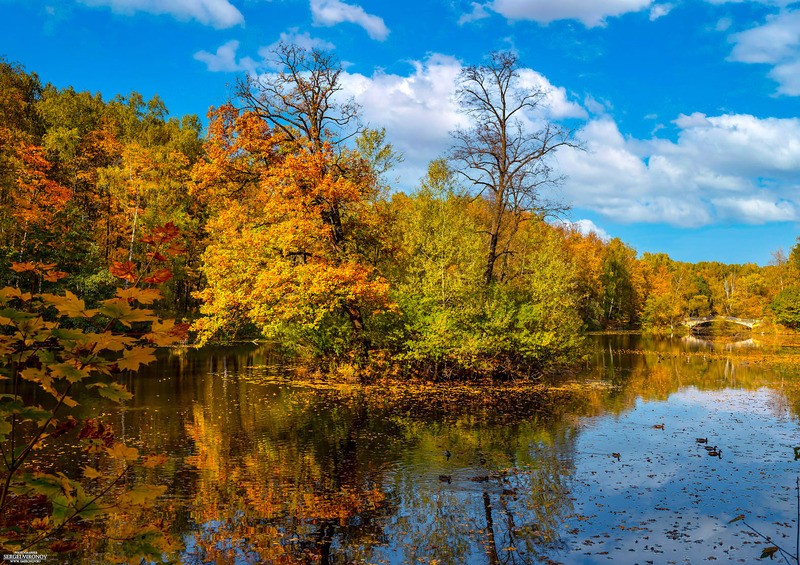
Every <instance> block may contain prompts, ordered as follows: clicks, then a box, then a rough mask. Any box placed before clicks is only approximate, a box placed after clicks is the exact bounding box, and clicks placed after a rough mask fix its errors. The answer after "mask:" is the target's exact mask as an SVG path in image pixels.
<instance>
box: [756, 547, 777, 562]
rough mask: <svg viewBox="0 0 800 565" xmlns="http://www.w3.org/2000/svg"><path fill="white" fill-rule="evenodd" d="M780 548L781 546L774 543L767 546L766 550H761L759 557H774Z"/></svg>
mask: <svg viewBox="0 0 800 565" xmlns="http://www.w3.org/2000/svg"><path fill="white" fill-rule="evenodd" d="M779 550H780V548H779V547H776V546H774V545H771V546H770V547H765V548H764V550H763V551H762V552H761V557H759V559H764V558H765V557H769V558H770V559H774V557H775V554H776V553H778V551H779Z"/></svg>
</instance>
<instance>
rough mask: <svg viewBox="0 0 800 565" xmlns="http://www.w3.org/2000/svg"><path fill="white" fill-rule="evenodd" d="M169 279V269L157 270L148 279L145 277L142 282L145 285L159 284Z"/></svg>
mask: <svg viewBox="0 0 800 565" xmlns="http://www.w3.org/2000/svg"><path fill="white" fill-rule="evenodd" d="M171 278H172V271H170V270H169V269H159V270H158V271H156V272H154V273H153V274H152V275H150V276H149V277H145V278H143V279H142V280H143V281H144V282H146V283H152V284H161V283H163V282H166V281H168V280H169V279H171Z"/></svg>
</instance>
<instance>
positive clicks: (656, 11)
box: [650, 4, 675, 22]
mask: <svg viewBox="0 0 800 565" xmlns="http://www.w3.org/2000/svg"><path fill="white" fill-rule="evenodd" d="M674 7H675V5H674V4H653V7H652V8H650V21H651V22H654V21H656V20H657V19H659V18H663V17H664V16H666V15H667V14H669V13H670V12H671V11H672V9H673V8H674Z"/></svg>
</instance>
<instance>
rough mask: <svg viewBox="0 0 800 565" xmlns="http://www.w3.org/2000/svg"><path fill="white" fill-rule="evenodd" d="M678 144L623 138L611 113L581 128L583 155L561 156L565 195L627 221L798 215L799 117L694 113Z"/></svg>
mask: <svg viewBox="0 0 800 565" xmlns="http://www.w3.org/2000/svg"><path fill="white" fill-rule="evenodd" d="M675 124H676V125H677V126H678V127H679V128H680V131H679V134H678V138H677V140H675V141H672V140H667V139H659V138H653V139H649V140H637V139H633V138H629V137H627V138H626V137H624V136H623V135H622V134H621V133H620V131H619V129H618V127H617V124H616V123H615V122H614V121H613V120H611V119H610V118H608V117H605V118H599V119H595V120H591V121H589V122H587V123H586V124H585V126H584V127H583V128H582V130H581V131H580V132H579V136H580V137H581V138H582V139H583V140H584V142H585V144H586V149H587V151H586V152H579V151H569V150H568V151H564V152H562V153H560V154H559V156H558V161H559V164H560V165H561V170H563V172H564V173H565V174H566V175H567V180H566V183H565V185H564V187H563V191H564V193H565V195H566V196H567V197H568V198H569V199H570V200H571V201H572V203H573V204H574V205H576V206H580V207H582V208H588V209H591V210H594V211H597V212H600V213H602V214H604V215H606V216H607V217H610V218H613V219H614V220H617V221H622V222H659V223H668V224H672V225H677V226H686V227H695V226H701V225H706V224H711V223H714V222H717V221H722V220H725V221H738V222H745V223H751V224H760V223H766V222H774V221H789V220H796V219H798V205H799V203H800V199H798V196H797V195H798V189H800V182H799V181H798V179H800V119H777V118H757V117H754V116H750V115H744V114H726V115H722V116H706V115H704V114H699V113H698V114H692V115H689V116H680V117H679V118H678V119H677V120H675Z"/></svg>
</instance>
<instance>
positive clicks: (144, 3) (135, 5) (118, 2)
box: [80, 0, 244, 29]
mask: <svg viewBox="0 0 800 565" xmlns="http://www.w3.org/2000/svg"><path fill="white" fill-rule="evenodd" d="M80 1H81V2H82V3H83V4H86V5H87V6H108V7H110V8H111V9H112V10H113V11H114V12H116V13H119V14H134V13H136V12H148V13H150V14H157V15H161V14H168V15H171V16H173V17H175V18H177V19H179V20H196V21H198V22H200V23H201V24H204V25H210V26H213V27H215V28H219V29H222V28H228V27H233V26H236V25H241V24H243V23H244V16H242V13H241V12H240V11H239V10H238V9H237V8H236V7H235V6H234V5H233V4H231V3H230V2H229V1H228V0H80Z"/></svg>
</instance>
